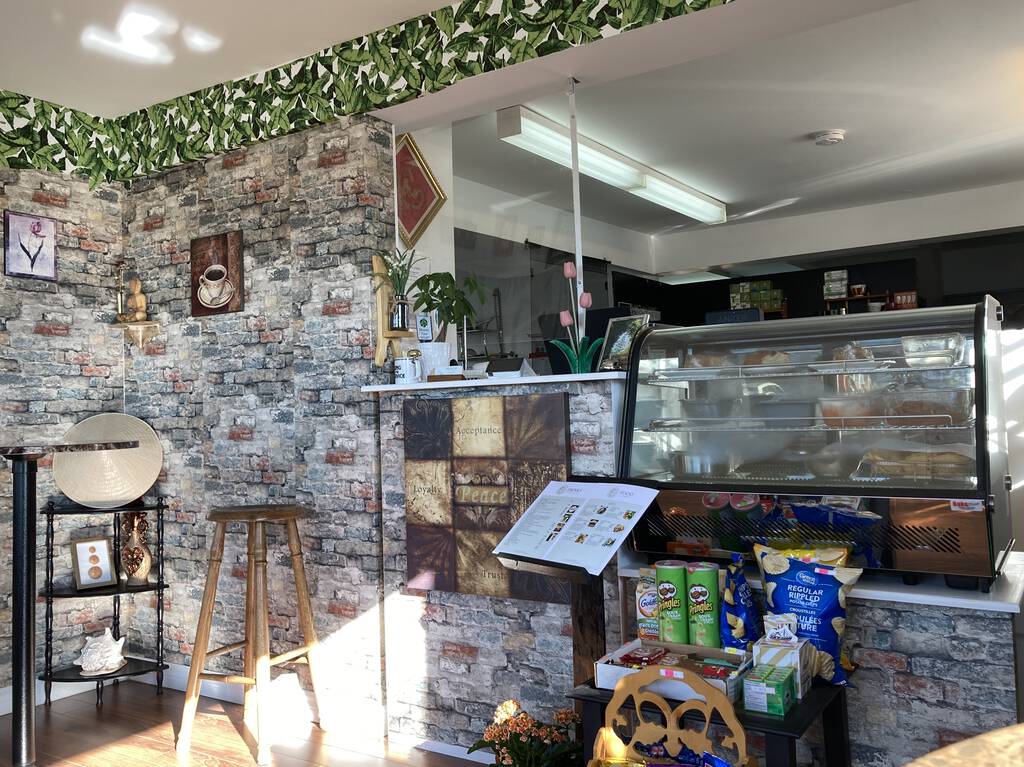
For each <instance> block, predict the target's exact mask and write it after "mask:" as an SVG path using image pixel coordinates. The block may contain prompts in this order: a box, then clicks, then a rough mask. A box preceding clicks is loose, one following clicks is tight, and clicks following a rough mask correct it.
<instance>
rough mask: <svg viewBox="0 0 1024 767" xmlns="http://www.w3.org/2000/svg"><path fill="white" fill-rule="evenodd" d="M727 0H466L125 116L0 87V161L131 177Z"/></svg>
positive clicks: (95, 177) (98, 178) (98, 176)
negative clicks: (79, 108) (93, 111)
mask: <svg viewBox="0 0 1024 767" xmlns="http://www.w3.org/2000/svg"><path fill="white" fill-rule="evenodd" d="M729 2H732V0H582V2H573V1H572V0H548V1H547V2H545V1H544V0H465V1H464V2H460V3H456V4H454V5H451V6H448V7H446V8H441V9H440V10H437V11H434V12H433V13H428V14H424V15H422V16H419V17H416V18H414V19H410V20H408V21H405V22H402V23H401V24H396V25H394V26H391V27H387V28H386V29H382V30H379V31H377V32H374V33H372V34H369V35H364V36H362V37H358V38H355V39H353V40H349V41H348V42H344V43H340V44H338V45H335V46H332V47H331V48H327V49H325V50H322V51H320V52H319V53H315V54H313V55H311V56H307V57H305V58H303V59H299V60H297V61H293V62H291V63H289V64H284V65H282V66H279V67H275V68H274V69H270V70H267V71H265V72H260V73H258V74H256V75H252V76H251V77H246V78H243V79H240V80H233V81H231V82H227V83H222V84H220V85H214V86H211V87H209V88H204V89H202V90H198V91H195V92H193V93H190V94H188V95H185V96H181V97H179V98H176V99H172V100H170V101H165V102H163V103H161V104H156V105H154V106H151V107H147V108H146V109H142V110H139V111H138V112H132V113H129V114H126V115H123V116H121V117H115V118H99V117H93V116H91V115H88V114H85V113H84V112H79V111H77V110H74V109H69V108H67V107H62V106H59V105H57V104H52V103H50V102H47V101H43V100H41V99H36V98H33V97H30V96H23V95H21V94H17V93H12V92H10V91H4V90H0V167H11V168H36V169H39V170H49V171H57V172H63V173H73V174H76V175H81V176H85V177H87V178H88V179H89V180H90V182H91V183H92V184H93V185H96V184H98V183H100V182H102V181H115V180H121V181H128V180H130V179H132V178H139V177H144V176H149V175H153V174H156V173H160V172H162V171H165V170H168V169H170V168H173V167H174V166H176V165H180V164H182V163H186V162H191V161H193V160H200V159H204V158H207V157H210V156H212V155H216V154H221V153H224V152H229V151H232V150H235V149H239V148H242V147H244V146H247V145H249V144H253V143H255V142H258V141H264V140H266V139H270V138H275V137H277V136H284V135H287V134H289V133H295V132H297V131H301V130H304V129H306V128H310V127H313V126H315V125H321V124H323V123H326V122H330V121H331V120H333V119H335V118H338V117H342V116H345V115H353V114H360V113H363V112H368V111H371V110H373V109H379V108H382V107H386V106H393V105H395V104H401V103H403V102H405V101H409V100H410V99H414V98H417V97H418V96H422V95H425V94H428V93H436V92H437V91H440V90H443V89H444V88H447V87H448V86H449V85H453V84H454V83H456V82H458V81H460V80H463V79H465V78H468V77H473V76H474V75H478V74H481V73H483V72H492V71H496V70H499V69H503V68H504V67H507V66H511V65H513V64H518V63H520V62H523V61H527V60H529V59H534V58H538V57H540V56H547V55H549V54H551V53H556V52H558V51H561V50H565V49H567V48H572V47H575V46H580V45H586V44H587V43H590V42H594V41H596V40H600V39H602V38H606V37H612V36H614V35H617V34H620V33H622V32H625V31H628V30H631V29H636V28H639V27H643V26H646V25H648V24H653V23H656V22H658V21H664V20H666V19H672V18H676V17H678V16H682V15H685V14H688V13H693V12H696V11H699V10H703V9H705V8H709V7H712V6H718V5H725V4H727V3H729Z"/></svg>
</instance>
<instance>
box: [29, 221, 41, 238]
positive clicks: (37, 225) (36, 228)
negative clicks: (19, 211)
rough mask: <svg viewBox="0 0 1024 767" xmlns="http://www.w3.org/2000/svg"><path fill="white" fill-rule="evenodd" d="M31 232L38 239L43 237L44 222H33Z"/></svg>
mask: <svg viewBox="0 0 1024 767" xmlns="http://www.w3.org/2000/svg"><path fill="white" fill-rule="evenodd" d="M29 231H30V232H32V234H34V235H35V236H36V237H41V236H42V234H43V222H42V221H33V222H32V226H30V227H29Z"/></svg>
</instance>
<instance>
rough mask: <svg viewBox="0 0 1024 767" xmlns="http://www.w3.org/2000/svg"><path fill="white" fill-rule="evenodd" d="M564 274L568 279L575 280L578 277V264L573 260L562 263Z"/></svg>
mask: <svg viewBox="0 0 1024 767" xmlns="http://www.w3.org/2000/svg"><path fill="white" fill-rule="evenodd" d="M562 275H563V276H564V277H565V279H567V280H575V279H576V264H575V263H573V262H572V261H566V262H565V263H564V264H562Z"/></svg>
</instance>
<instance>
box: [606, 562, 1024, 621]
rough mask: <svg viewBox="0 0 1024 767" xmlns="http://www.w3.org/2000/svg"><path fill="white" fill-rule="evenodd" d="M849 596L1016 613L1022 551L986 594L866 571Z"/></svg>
mask: <svg viewBox="0 0 1024 767" xmlns="http://www.w3.org/2000/svg"><path fill="white" fill-rule="evenodd" d="M619 574H620V575H622V576H624V577H634V578H635V577H636V571H635V570H632V569H628V568H627V569H621V570H620V572H619ZM747 580H748V581H749V583H750V586H751V588H755V589H758V590H760V589H761V579H760V576H759V574H758V573H757V569H756V568H748V569H747ZM850 598H852V599H864V600H869V601H878V602H902V603H904V604H919V605H931V606H933V607H957V608H960V609H963V610H991V611H992V612H998V613H1019V612H1021V602H1024V552H1020V551H1014V552H1011V553H1010V555H1009V556H1008V557H1007V559H1006V564H1005V565H1004V566H1003V572H1002V574H1001V575H1000V576H999V578H997V579H996V581H995V583H993V584H992V590H991V591H990V592H989V593H988V594H983V593H982V592H980V591H967V590H963V589H951V588H949V587H948V586H947V585H946V583H945V581H944V580H943V578H942V576H941V575H929V576H924V577H922V578H921V581H920V582H919V583H918V584H917V585H916V586H907V585H906V584H905V583H903V579H902V578H901V577H900V576H899V575H896V574H893V573H883V572H868V573H865V574H864V575H863V576H861V578H860V580H859V581H857V585H855V586H854V587H853V590H852V591H851V592H850Z"/></svg>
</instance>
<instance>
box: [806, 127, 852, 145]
mask: <svg viewBox="0 0 1024 767" xmlns="http://www.w3.org/2000/svg"><path fill="white" fill-rule="evenodd" d="M811 139H812V140H813V141H814V143H815V144H817V145H818V146H835V145H836V144H842V143H843V141H845V140H846V131H844V130H840V129H838V128H837V129H834V130H820V131H818V132H817V133H812V134H811Z"/></svg>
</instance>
